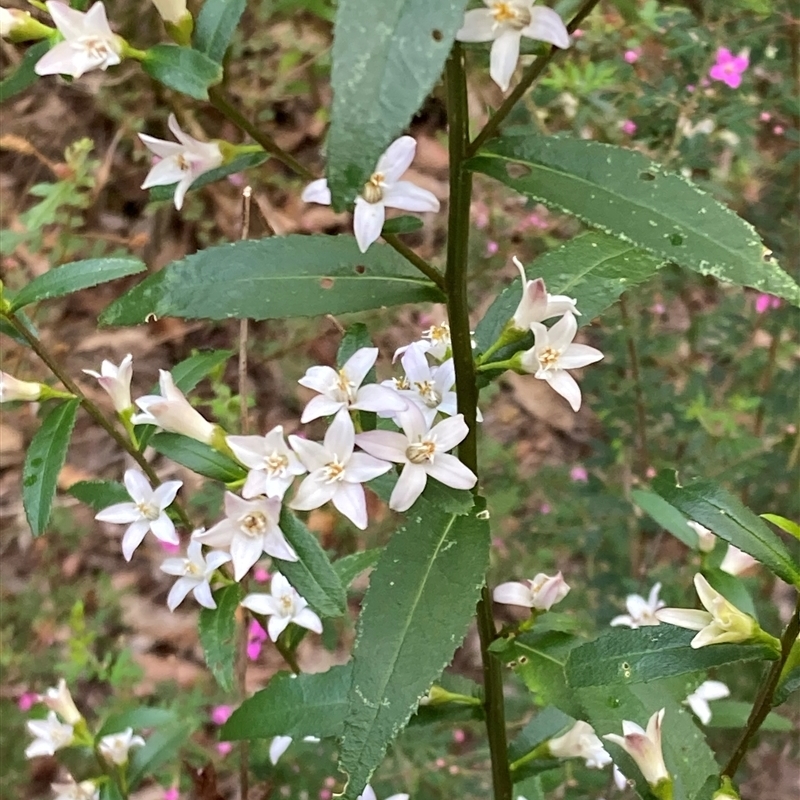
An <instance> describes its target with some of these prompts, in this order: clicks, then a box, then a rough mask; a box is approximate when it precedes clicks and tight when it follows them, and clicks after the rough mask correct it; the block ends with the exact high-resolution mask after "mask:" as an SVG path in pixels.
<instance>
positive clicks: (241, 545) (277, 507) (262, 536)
mask: <svg viewBox="0 0 800 800" xmlns="http://www.w3.org/2000/svg"><path fill="white" fill-rule="evenodd" d="M280 514H281V501H280V500H278V499H277V498H275V497H262V498H259V499H258V500H243V499H242V498H241V497H237V496H236V495H235V494H233V493H232V492H226V493H225V519H223V520H221V521H220V522H218V523H217V524H216V525H214V526H213V527H212V528H210V529H209V530H207V531H205V533H195V534H194V535H193V536H192V538H193V539H195V541H198V542H202V543H203V544H206V545H210V546H211V547H223V548H225V549H227V550H229V551H230V554H231V561H232V562H233V577H234V578H235V579H236V580H237V581H240V580H241V579H242V578H243V577H244V576H245V575H246V574H247V571H248V570H249V569H250V567H252V566H253V565H254V564H255V563H256V562H257V561H258V559H259V558H261V556H262V555H263V554H264V553H266V554H267V555H269V556H273V557H274V558H280V559H283V560H284V561H297V553H295V551H294V548H293V547H292V546H291V545H290V544H289V542H287V541H286V538H285V536H284V535H283V531H282V530H281V528H280V524H279V519H280Z"/></svg>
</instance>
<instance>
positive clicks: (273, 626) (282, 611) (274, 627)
mask: <svg viewBox="0 0 800 800" xmlns="http://www.w3.org/2000/svg"><path fill="white" fill-rule="evenodd" d="M269 591H270V593H269V594H263V593H261V594H249V595H247V597H245V598H244V600H242V605H243V606H244V607H245V608H248V609H250V611H254V612H255V613H256V614H263V615H265V616H269V622H268V623H267V632H268V633H269V638H270V639H271V640H272V641H273V642H276V641H277V640H278V637H279V636H280V635H281V634H282V633H283V632H284V631H285V630H286V628H288V627H289V623H291V622H293V623H294V624H295V625H299V626H300V627H301V628H307V629H308V630H310V631H314V633H322V620H321V619H320V618H319V616H317V614H316V613H315V612H314V611H312V610H311V609H310V608H309V607H308V602H307V601H306V599H305V598H304V597H301V596H300V595H299V594H298V593H297V590H296V589H295V588H294V587H293V586H292V585H291V584H290V583H289V581H287V580H286V578H284V577H283V575H281V574H280V572H276V573H275V574H274V575H273V576H272V582H271V583H270V587H269Z"/></svg>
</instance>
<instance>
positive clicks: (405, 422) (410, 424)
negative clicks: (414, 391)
mask: <svg viewBox="0 0 800 800" xmlns="http://www.w3.org/2000/svg"><path fill="white" fill-rule="evenodd" d="M413 397H414V395H412V397H411V399H413ZM417 397H418V395H417ZM431 410H433V411H434V413H435V409H431ZM395 419H396V421H397V423H398V425H399V426H400V427H401V428H402V429H403V433H405V435H406V437H407V438H408V441H409V442H418V441H419V440H420V438H421V437H423V436H424V435H425V434H426V433H427V432H428V430H429V427H430V426H429V425H428V423H427V422H426V421H425V416H424V414H423V410H422V409H421V408H420V407H419V405H417V404H416V403H409V404H408V408H407V409H406V410H405V411H399V412H398V413H397V415H396V417H395Z"/></svg>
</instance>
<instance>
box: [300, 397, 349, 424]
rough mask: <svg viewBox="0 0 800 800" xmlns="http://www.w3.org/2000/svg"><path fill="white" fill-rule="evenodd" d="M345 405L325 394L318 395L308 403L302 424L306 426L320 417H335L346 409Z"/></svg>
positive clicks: (304, 410) (301, 418)
mask: <svg viewBox="0 0 800 800" xmlns="http://www.w3.org/2000/svg"><path fill="white" fill-rule="evenodd" d="M344 406H345V403H344V402H342V401H341V400H334V399H332V398H330V397H327V396H326V395H324V394H318V395H317V396H316V397H312V398H311V400H309V401H308V405H307V406H306V407H305V408H304V409H303V415H302V416H301V417H300V422H302V423H303V424H305V423H306V422H311V421H312V420H315V419H319V418H320V417H330V416H333V415H334V414H335V413H336V412H337V411H338V410H339V409H340V408H344Z"/></svg>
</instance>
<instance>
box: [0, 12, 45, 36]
mask: <svg viewBox="0 0 800 800" xmlns="http://www.w3.org/2000/svg"><path fill="white" fill-rule="evenodd" d="M51 33H53V29H52V28H49V27H48V26H47V25H42V23H41V22H39V21H38V20H35V19H34V18H33V17H32V16H31V15H30V12H29V11H21V10H20V9H18V8H0V36H1V37H2V38H3V39H9V40H10V41H12V42H30V41H34V40H36V39H46V38H47V37H48V36H50V34H51Z"/></svg>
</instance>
